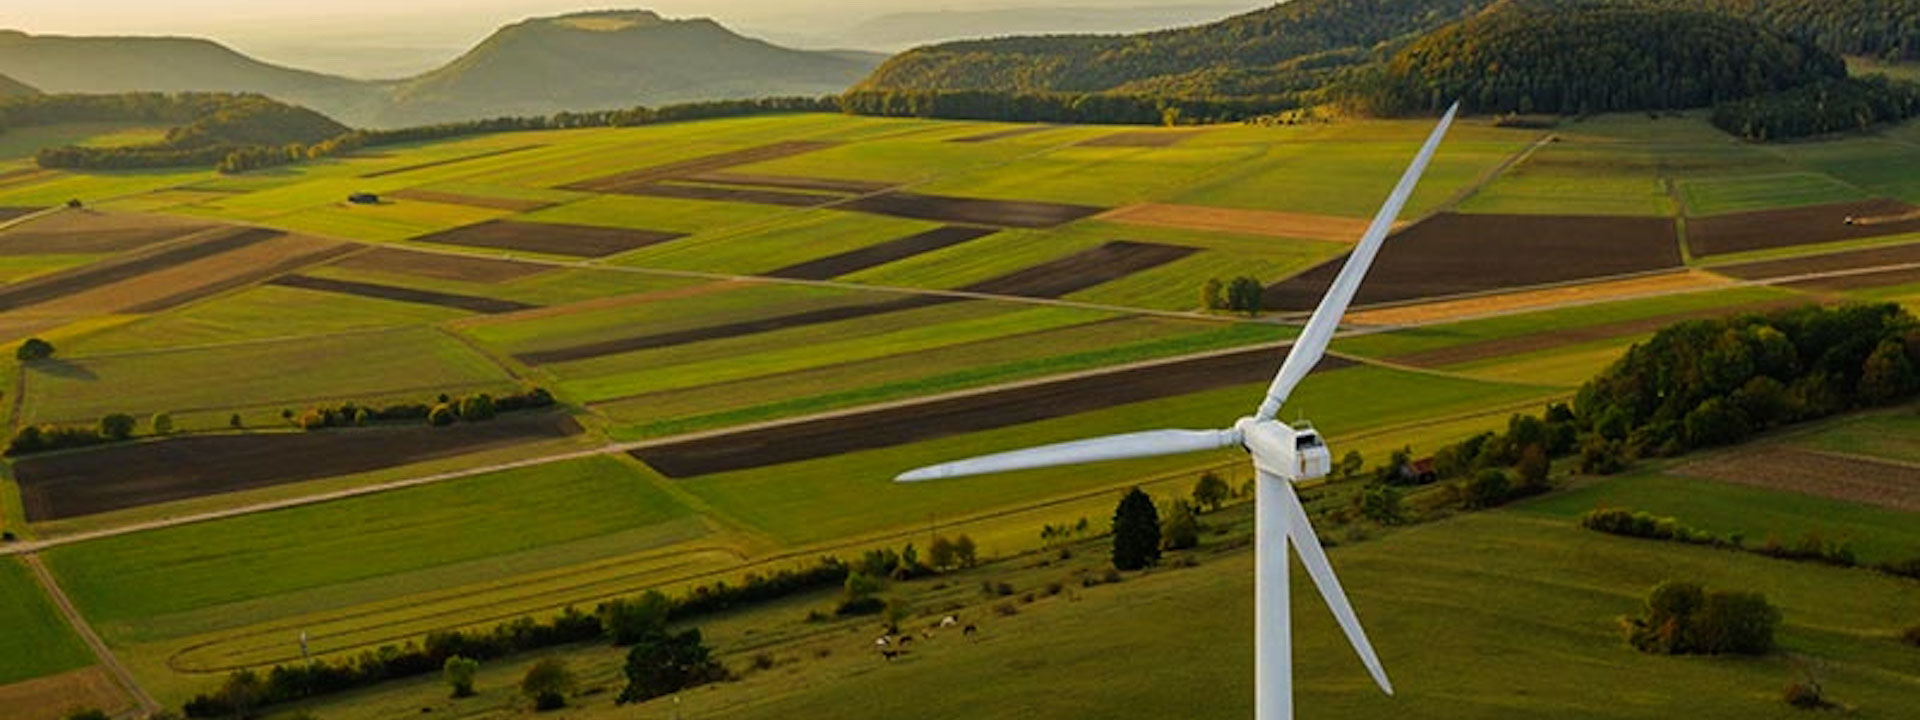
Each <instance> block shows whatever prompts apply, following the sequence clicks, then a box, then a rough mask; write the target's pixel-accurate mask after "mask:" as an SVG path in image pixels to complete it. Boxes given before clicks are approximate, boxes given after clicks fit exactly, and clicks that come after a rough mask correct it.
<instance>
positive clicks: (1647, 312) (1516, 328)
mask: <svg viewBox="0 0 1920 720" xmlns="http://www.w3.org/2000/svg"><path fill="white" fill-rule="evenodd" d="M1801 297H1805V296H1802V295H1800V294H1799V293H1795V292H1792V291H1790V290H1781V289H1777V288H1771V287H1744V288H1731V289H1726V290H1706V291H1701V292H1692V293H1686V294H1681V295H1668V296H1662V297H1653V298H1642V299H1637V300H1621V301H1617V302H1610V303H1603V304H1598V305H1587V306H1582V307H1570V308H1561V309H1555V310H1541V311H1538V312H1529V313H1519V314H1514V315H1503V316H1499V317H1493V318H1486V319H1481V320H1467V321H1464V322H1457V323H1448V324H1440V325H1430V326H1425V327H1417V328H1407V329H1404V330H1395V331H1392V332H1382V333H1371V334H1367V335H1361V336H1357V337H1349V338H1343V339H1340V340H1336V341H1335V342H1334V345H1333V348H1334V349H1335V350H1338V351H1340V352H1346V353H1352V354H1355V355H1363V356H1367V357H1379V358H1391V357H1397V356H1401V355H1410V354H1413V353H1417V352H1423V351H1426V350H1437V349H1439V348H1444V347H1452V346H1456V345H1466V344H1469V343H1475V342H1483V341H1487V340H1499V339H1503V338H1511V337H1520V336H1523V335H1533V334H1537V333H1544V332H1551V331H1554V330H1559V329H1564V328H1577V327H1584V326H1588V325H1600V324H1605V323H1612V322H1625V321H1631V320H1638V319H1642V318H1651V317H1660V316H1664V315H1672V314H1677V313H1684V312H1692V311H1696V310H1720V309H1724V310H1725V311H1726V312H1727V313H1728V314H1732V313H1736V312H1740V311H1741V309H1742V308H1743V307H1746V306H1751V305H1759V304H1763V303H1767V302H1774V301H1781V300H1789V299H1794V298H1801ZM1807 301H1808V302H1812V299H1811V298H1808V299H1807Z"/></svg>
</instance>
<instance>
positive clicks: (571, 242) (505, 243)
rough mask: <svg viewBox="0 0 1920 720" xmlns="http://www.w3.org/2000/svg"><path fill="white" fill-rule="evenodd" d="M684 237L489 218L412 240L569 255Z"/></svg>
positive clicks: (606, 252) (595, 254)
mask: <svg viewBox="0 0 1920 720" xmlns="http://www.w3.org/2000/svg"><path fill="white" fill-rule="evenodd" d="M683 237H686V234H685V233H673V232H660V231H655V230H628V229H625V228H608V227H596V226H591V225H562V224H559V223H534V222H515V221H512V220H489V221H487V222H483V223H480V224H478V225H468V226H466V227H459V228H454V229H452V230H446V231H443V232H438V233H434V234H432V235H427V236H425V237H419V238H415V241H417V242H425V243H434V244H436V245H460V246H463V247H478V248H493V249H498V250H520V251H524V252H537V253H546V254H549V255H566V256H570V257H606V256H608V255H617V254H620V253H623V252H626V251H628V250H633V249H635V248H643V247H646V246H648V245H654V244H658V243H663V242H666V241H668V240H674V239H678V238H683Z"/></svg>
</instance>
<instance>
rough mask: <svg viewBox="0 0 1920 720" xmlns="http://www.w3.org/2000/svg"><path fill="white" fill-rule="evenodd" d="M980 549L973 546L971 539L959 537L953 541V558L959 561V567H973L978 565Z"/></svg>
mask: <svg viewBox="0 0 1920 720" xmlns="http://www.w3.org/2000/svg"><path fill="white" fill-rule="evenodd" d="M979 551H980V549H979V548H978V547H975V546H974V544H973V538H970V537H967V536H966V535H961V536H959V537H956V538H954V539H953V556H954V558H955V559H957V560H959V561H960V567H973V566H974V565H977V564H979V563H980V556H979V554H978V553H979Z"/></svg>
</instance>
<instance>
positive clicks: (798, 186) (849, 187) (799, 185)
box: [680, 172, 896, 195]
mask: <svg viewBox="0 0 1920 720" xmlns="http://www.w3.org/2000/svg"><path fill="white" fill-rule="evenodd" d="M680 179H681V180H691V181H693V182H703V183H715V184H719V185H745V186H747V187H769V188H783V189H787V190H817V191H820V192H831V193H842V194H846V195H865V194H867V193H873V192H881V191H884V190H891V189H893V188H894V187H896V184H895V183H886V182H872V181H869V180H841V179H838V178H813V177H796V176H792V175H760V174H749V173H730V172H708V173H695V174H693V175H688V176H686V177H683V178H680Z"/></svg>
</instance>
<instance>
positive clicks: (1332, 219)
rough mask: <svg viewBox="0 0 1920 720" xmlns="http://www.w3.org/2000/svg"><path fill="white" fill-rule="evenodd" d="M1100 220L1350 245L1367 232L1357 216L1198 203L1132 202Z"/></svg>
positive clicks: (1365, 222)
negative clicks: (1139, 203) (1133, 203)
mask: <svg viewBox="0 0 1920 720" xmlns="http://www.w3.org/2000/svg"><path fill="white" fill-rule="evenodd" d="M1100 219H1101V220H1107V221H1111V222H1117V223H1126V224H1129V225H1146V226H1149V227H1164V228H1175V229H1179V230H1204V231H1208V232H1224V233H1237V234H1240V235H1261V236H1266V237H1283V238H1297V239H1302V240H1325V241H1328V242H1339V243H1347V244H1349V245H1351V244H1353V243H1355V242H1359V240H1360V236H1361V235H1363V234H1365V233H1366V232H1367V221H1366V220H1360V219H1356V218H1349V217H1339V216H1337V215H1311V214H1307V213H1289V212H1274V211H1270V210H1238V209H1234V208H1217V207H1205V206H1201V205H1165V204H1158V203H1147V204H1143V205H1131V206H1128V207H1123V208H1120V209H1118V210H1113V211H1110V212H1108V213H1106V214H1104V215H1101V216H1100Z"/></svg>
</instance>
